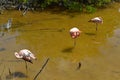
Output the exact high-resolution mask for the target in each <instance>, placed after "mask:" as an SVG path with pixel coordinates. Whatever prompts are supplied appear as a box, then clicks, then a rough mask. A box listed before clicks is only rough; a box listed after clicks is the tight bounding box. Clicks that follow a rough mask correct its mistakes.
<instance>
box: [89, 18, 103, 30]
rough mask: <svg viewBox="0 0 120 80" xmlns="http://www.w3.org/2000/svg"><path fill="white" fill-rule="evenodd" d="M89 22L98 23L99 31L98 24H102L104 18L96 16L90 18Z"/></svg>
mask: <svg viewBox="0 0 120 80" xmlns="http://www.w3.org/2000/svg"><path fill="white" fill-rule="evenodd" d="M88 22H93V23H95V24H96V31H97V27H98V24H102V23H103V19H102V18H101V17H95V18H92V19H90V20H89V21H88Z"/></svg>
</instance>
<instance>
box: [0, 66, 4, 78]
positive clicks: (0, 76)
mask: <svg viewBox="0 0 120 80" xmlns="http://www.w3.org/2000/svg"><path fill="white" fill-rule="evenodd" d="M4 70H5V65H4V68H3V70H2V73H1V74H0V79H1V78H2V75H3V73H4Z"/></svg>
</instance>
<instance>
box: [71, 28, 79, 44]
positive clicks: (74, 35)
mask: <svg viewBox="0 0 120 80" xmlns="http://www.w3.org/2000/svg"><path fill="white" fill-rule="evenodd" d="M80 33H81V31H80V30H79V29H78V28H76V27H73V28H71V29H70V35H71V37H72V39H74V46H75V45H76V40H75V39H76V38H77V37H78V36H79V35H80Z"/></svg>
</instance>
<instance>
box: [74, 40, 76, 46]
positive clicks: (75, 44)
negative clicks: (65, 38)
mask: <svg viewBox="0 0 120 80" xmlns="http://www.w3.org/2000/svg"><path fill="white" fill-rule="evenodd" d="M75 46H76V39H74V47H75Z"/></svg>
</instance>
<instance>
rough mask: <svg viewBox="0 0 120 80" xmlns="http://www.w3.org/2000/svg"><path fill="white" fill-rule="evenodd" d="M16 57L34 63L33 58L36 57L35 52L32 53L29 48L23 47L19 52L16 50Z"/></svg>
mask: <svg viewBox="0 0 120 80" xmlns="http://www.w3.org/2000/svg"><path fill="white" fill-rule="evenodd" d="M15 57H16V58H18V59H23V60H25V61H27V62H30V63H33V62H32V59H36V57H35V56H34V54H33V53H31V52H30V51H29V50H27V49H22V50H20V51H19V53H17V52H15Z"/></svg>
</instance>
